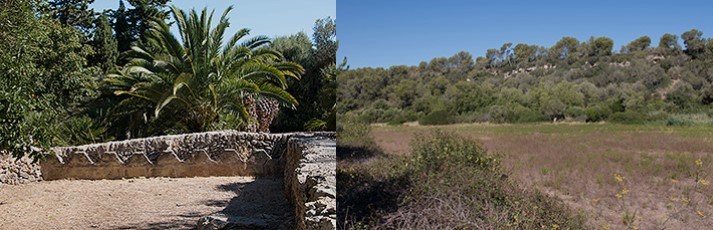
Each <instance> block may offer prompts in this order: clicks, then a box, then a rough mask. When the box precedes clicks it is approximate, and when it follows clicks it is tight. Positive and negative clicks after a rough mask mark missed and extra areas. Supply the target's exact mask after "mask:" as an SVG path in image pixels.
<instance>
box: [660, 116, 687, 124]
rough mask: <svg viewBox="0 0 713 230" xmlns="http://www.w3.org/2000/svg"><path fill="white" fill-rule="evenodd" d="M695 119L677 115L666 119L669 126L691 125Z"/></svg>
mask: <svg viewBox="0 0 713 230" xmlns="http://www.w3.org/2000/svg"><path fill="white" fill-rule="evenodd" d="M692 124H693V121H691V120H689V119H682V118H677V117H673V116H671V117H669V118H668V119H666V125H667V126H689V125H692Z"/></svg>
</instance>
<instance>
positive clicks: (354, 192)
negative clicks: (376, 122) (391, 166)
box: [337, 145, 410, 229]
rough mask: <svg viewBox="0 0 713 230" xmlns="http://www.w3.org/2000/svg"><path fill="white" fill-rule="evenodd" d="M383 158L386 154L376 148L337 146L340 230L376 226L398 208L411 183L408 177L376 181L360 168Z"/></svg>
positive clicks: (378, 179)
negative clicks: (382, 217)
mask: <svg viewBox="0 0 713 230" xmlns="http://www.w3.org/2000/svg"><path fill="white" fill-rule="evenodd" d="M380 156H383V154H382V153H381V151H379V150H378V149H377V148H374V147H369V146H342V145H339V146H338V147H337V159H338V163H337V165H338V166H337V188H338V191H337V217H338V219H337V229H349V228H350V227H354V226H359V223H376V222H379V221H380V220H379V219H380V217H381V216H383V215H384V214H386V213H391V212H394V211H396V210H397V209H398V205H399V201H400V199H401V196H402V195H403V193H404V192H405V190H404V188H408V187H409V184H410V182H409V181H408V178H406V177H405V176H395V177H388V178H374V177H373V176H372V175H370V174H369V173H368V172H365V171H363V170H364V169H363V168H361V167H360V166H361V165H362V164H363V163H364V162H367V161H368V160H370V159H377V158H379V157H380ZM352 166H356V167H352Z"/></svg>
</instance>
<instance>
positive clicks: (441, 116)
mask: <svg viewBox="0 0 713 230" xmlns="http://www.w3.org/2000/svg"><path fill="white" fill-rule="evenodd" d="M418 123H419V124H421V125H447V124H451V123H453V118H452V117H451V114H450V112H448V111H445V110H436V111H433V112H431V113H429V114H428V115H426V116H424V117H422V118H421V119H419V120H418Z"/></svg>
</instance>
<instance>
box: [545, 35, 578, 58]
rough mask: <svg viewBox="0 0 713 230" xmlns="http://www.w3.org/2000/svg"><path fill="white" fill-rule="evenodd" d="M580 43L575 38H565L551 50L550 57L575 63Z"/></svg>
mask: <svg viewBox="0 0 713 230" xmlns="http://www.w3.org/2000/svg"><path fill="white" fill-rule="evenodd" d="M578 48H579V41H578V40H577V39H576V38H573V37H563V38H562V39H560V40H559V41H558V42H557V43H556V44H555V45H554V46H552V48H550V50H549V57H550V58H551V59H554V60H558V59H559V60H566V61H567V63H570V64H571V63H574V62H575V61H576V60H577V59H578V58H579V57H578V53H577V51H578Z"/></svg>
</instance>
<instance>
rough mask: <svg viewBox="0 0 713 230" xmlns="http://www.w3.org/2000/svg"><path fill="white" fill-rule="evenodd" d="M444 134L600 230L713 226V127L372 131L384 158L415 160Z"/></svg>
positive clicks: (533, 126)
mask: <svg viewBox="0 0 713 230" xmlns="http://www.w3.org/2000/svg"><path fill="white" fill-rule="evenodd" d="M436 129H440V130H442V131H446V132H452V133H456V134H457V135H461V136H464V137H468V138H471V139H473V140H476V141H478V142H481V143H482V144H483V145H484V146H485V147H486V148H487V149H488V150H489V151H490V152H495V153H498V154H501V155H502V156H503V164H504V167H505V168H506V170H507V171H509V174H510V175H511V177H513V179H515V181H517V182H519V183H521V184H522V185H523V186H525V187H533V186H534V188H537V189H539V190H541V191H543V192H545V193H547V194H550V195H553V196H556V197H558V198H560V199H562V200H563V201H564V202H565V203H566V204H567V205H568V206H570V207H571V208H573V210H576V211H577V212H581V213H583V214H584V215H585V216H586V217H587V219H588V222H589V224H590V225H591V226H592V227H594V228H597V229H626V228H631V229H705V228H709V227H710V226H713V217H712V216H713V185H709V182H710V181H711V180H713V165H712V164H711V163H713V142H712V141H713V126H707V125H696V126H664V125H619V124H605V123H599V124H580V123H571V124H570V123H561V124H508V125H493V124H461V125H449V126H428V127H426V126H374V127H372V131H371V135H372V137H373V139H374V140H375V142H376V144H377V145H378V146H379V147H381V148H382V149H383V150H384V152H386V153H388V154H394V155H404V154H409V144H410V142H411V140H412V138H413V137H414V135H415V134H421V133H429V131H430V130H436Z"/></svg>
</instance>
